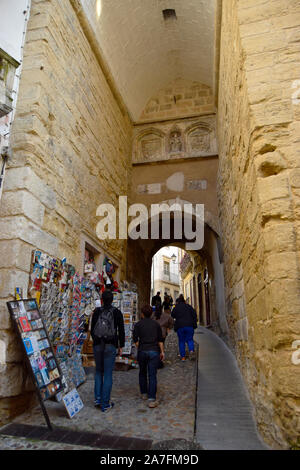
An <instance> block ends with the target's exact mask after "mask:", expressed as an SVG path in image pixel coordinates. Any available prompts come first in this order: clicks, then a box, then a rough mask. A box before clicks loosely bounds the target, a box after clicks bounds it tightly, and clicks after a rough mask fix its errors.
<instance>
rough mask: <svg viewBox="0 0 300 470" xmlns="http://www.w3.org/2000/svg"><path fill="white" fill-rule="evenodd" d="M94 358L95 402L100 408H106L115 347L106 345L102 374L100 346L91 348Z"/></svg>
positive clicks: (110, 387) (109, 392) (111, 382)
mask: <svg viewBox="0 0 300 470" xmlns="http://www.w3.org/2000/svg"><path fill="white" fill-rule="evenodd" d="M93 350H94V358H95V362H96V374H95V387H94V393H95V400H96V401H97V402H98V403H100V405H101V406H104V407H105V406H108V405H109V402H110V394H111V389H112V384H113V377H112V375H113V370H114V366H115V360H116V352H117V350H116V347H115V346H114V345H113V344H106V345H105V350H104V372H101V353H100V351H101V346H100V345H96V346H94V347H93Z"/></svg>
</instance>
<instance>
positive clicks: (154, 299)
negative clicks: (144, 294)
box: [151, 292, 161, 307]
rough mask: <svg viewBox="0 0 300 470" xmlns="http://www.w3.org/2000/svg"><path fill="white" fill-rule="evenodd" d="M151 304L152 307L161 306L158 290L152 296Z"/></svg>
mask: <svg viewBox="0 0 300 470" xmlns="http://www.w3.org/2000/svg"><path fill="white" fill-rule="evenodd" d="M151 305H152V307H158V306H159V307H161V296H160V292H157V294H156V295H154V296H153V297H152V300H151Z"/></svg>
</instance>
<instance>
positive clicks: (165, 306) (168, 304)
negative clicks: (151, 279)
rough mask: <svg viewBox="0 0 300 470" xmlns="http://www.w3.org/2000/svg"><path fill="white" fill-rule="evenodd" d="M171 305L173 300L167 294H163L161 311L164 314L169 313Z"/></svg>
mask: <svg viewBox="0 0 300 470" xmlns="http://www.w3.org/2000/svg"><path fill="white" fill-rule="evenodd" d="M172 304H173V299H172V297H171V296H170V295H168V294H167V292H165V295H164V301H163V304H162V306H163V309H164V312H166V313H169V314H170V313H171V305H172Z"/></svg>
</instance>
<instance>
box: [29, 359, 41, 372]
mask: <svg viewBox="0 0 300 470" xmlns="http://www.w3.org/2000/svg"><path fill="white" fill-rule="evenodd" d="M30 365H31V368H32V370H33V372H34V373H36V372H39V370H40V368H39V365H38V362H37V360H36V359H35V357H33V356H32V357H30Z"/></svg>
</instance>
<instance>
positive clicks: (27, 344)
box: [23, 338, 34, 355]
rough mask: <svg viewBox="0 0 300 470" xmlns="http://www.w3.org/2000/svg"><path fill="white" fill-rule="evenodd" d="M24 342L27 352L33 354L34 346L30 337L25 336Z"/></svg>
mask: <svg viewBox="0 0 300 470" xmlns="http://www.w3.org/2000/svg"><path fill="white" fill-rule="evenodd" d="M23 343H24V346H25V349H26V352H27V354H28V355H29V354H33V351H34V350H33V347H32V343H31V340H30V338H23Z"/></svg>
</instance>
